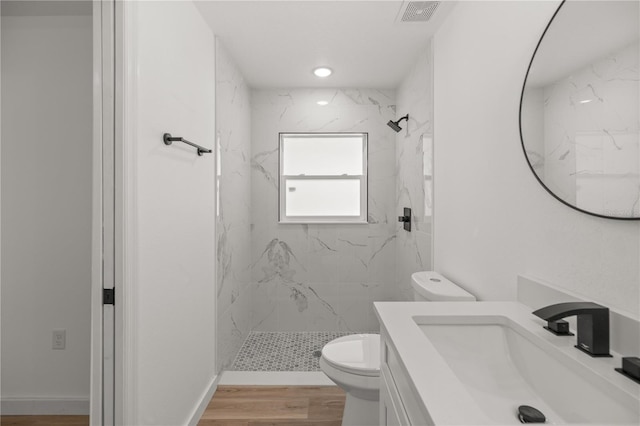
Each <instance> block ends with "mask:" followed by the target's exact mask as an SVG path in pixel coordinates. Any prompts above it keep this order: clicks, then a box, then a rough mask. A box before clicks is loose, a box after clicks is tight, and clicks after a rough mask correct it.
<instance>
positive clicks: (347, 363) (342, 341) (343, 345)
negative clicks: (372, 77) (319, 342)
mask: <svg viewBox="0 0 640 426" xmlns="http://www.w3.org/2000/svg"><path fill="white" fill-rule="evenodd" d="M322 359H323V360H324V361H325V362H326V363H327V364H329V365H330V366H332V367H333V368H335V369H337V370H340V371H343V372H345V373H350V374H355V375H358V376H369V377H377V376H379V375H380V335H379V334H352V335H349V336H344V337H339V338H337V339H335V340H332V341H331V342H329V343H327V344H326V345H325V346H324V347H323V348H322Z"/></svg>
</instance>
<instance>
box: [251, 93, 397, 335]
mask: <svg viewBox="0 0 640 426" xmlns="http://www.w3.org/2000/svg"><path fill="white" fill-rule="evenodd" d="M319 100H326V101H328V102H329V104H328V105H326V106H320V105H318V104H317V103H316V102H317V101H319ZM394 110H395V92H394V91H391V90H373V89H281V90H254V91H252V93H251V123H252V124H251V151H252V152H251V155H252V157H251V168H252V180H251V184H252V187H251V193H252V195H251V210H252V222H253V226H254V228H253V232H252V251H253V254H252V255H253V263H252V274H253V289H252V298H253V299H252V315H253V319H252V327H253V329H256V330H260V331H375V330H377V329H378V321H377V319H376V318H375V314H374V312H373V302H374V301H383V300H389V299H390V298H391V297H392V295H393V294H395V293H396V289H395V284H394V283H395V238H396V234H395V232H396V226H397V225H396V224H397V215H396V214H395V200H394V195H395V164H394V163H395V143H394V141H395V132H394V131H393V130H391V129H390V128H389V127H387V125H386V123H387V121H389V120H390V119H392V118H394V116H395V111H394ZM279 132H368V133H369V139H368V149H369V157H368V168H369V175H368V182H369V192H368V197H369V199H368V203H369V217H368V219H369V223H367V224H338V225H335V224H320V225H318V224H309V225H307V224H286V225H280V224H278V185H279V183H278V161H279V157H278V133H279Z"/></svg>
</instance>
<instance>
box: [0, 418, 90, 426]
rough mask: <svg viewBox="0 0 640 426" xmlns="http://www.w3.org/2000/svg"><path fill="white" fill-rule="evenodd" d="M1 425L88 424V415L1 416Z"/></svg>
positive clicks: (83, 425) (78, 425)
mask: <svg viewBox="0 0 640 426" xmlns="http://www.w3.org/2000/svg"><path fill="white" fill-rule="evenodd" d="M0 425H2V426H88V425H89V416H1V417H0Z"/></svg>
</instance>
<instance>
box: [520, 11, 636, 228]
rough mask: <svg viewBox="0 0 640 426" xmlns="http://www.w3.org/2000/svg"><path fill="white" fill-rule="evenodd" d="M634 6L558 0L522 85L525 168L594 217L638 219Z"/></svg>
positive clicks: (574, 206) (521, 124) (563, 200)
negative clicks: (528, 168) (556, 8)
mask: <svg viewBox="0 0 640 426" xmlns="http://www.w3.org/2000/svg"><path fill="white" fill-rule="evenodd" d="M639 4H640V2H638V1H616V0H604V1H583V0H566V1H564V2H562V4H561V5H560V7H559V8H558V10H557V11H556V13H555V14H554V16H553V18H551V22H549V25H548V26H547V28H546V30H545V31H544V33H543V34H542V38H541V39H540V41H539V42H538V46H537V47H536V50H535V52H534V54H533V58H532V59H531V63H530V64H529V70H528V72H527V77H526V79H525V83H524V86H523V89H522V97H521V100H520V136H521V139H522V147H523V149H524V152H525V155H526V157H527V160H528V162H529V166H530V167H531V170H532V171H533V173H534V174H535V176H536V177H537V178H538V180H539V181H540V183H541V184H542V185H543V186H544V187H545V188H546V189H547V191H549V193H551V194H552V195H553V196H554V197H556V198H557V199H558V200H560V201H561V202H563V203H565V204H567V205H569V206H571V207H573V208H575V209H577V210H580V211H582V212H584V213H588V214H591V215H594V216H600V217H607V218H614V219H627V220H633V219H636V220H637V219H640V149H639V139H638V136H639V135H638V126H639V122H640V115H639V109H638V98H639V96H638V95H639V85H638V83H639V81H638V80H640V74H639V69H638V56H639V49H640V46H639V44H638V40H639V34H640V31H639V28H640V25H639V21H640V19H639V18H640V10H639Z"/></svg>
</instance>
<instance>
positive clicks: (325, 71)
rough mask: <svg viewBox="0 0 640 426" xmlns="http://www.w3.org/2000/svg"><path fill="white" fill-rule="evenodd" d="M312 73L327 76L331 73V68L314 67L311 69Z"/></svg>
mask: <svg viewBox="0 0 640 426" xmlns="http://www.w3.org/2000/svg"><path fill="white" fill-rule="evenodd" d="M313 73H314V74H315V75H316V76H317V77H322V78H324V77H329V76H330V75H331V73H333V71H332V70H331V68H327V67H318V68H316V69H314V70H313Z"/></svg>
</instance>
